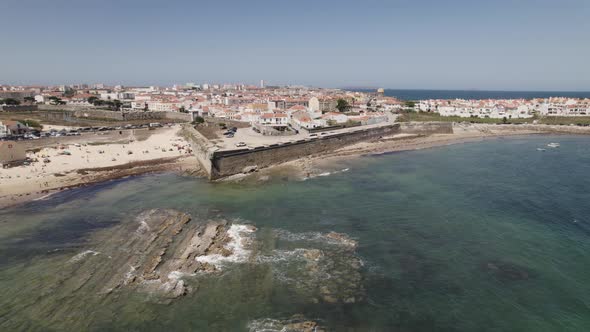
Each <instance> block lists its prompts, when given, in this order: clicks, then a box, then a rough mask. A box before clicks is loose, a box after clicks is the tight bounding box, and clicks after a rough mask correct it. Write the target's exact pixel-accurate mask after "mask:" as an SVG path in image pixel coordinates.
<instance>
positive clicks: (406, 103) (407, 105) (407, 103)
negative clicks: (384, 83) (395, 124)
mask: <svg viewBox="0 0 590 332" xmlns="http://www.w3.org/2000/svg"><path fill="white" fill-rule="evenodd" d="M404 105H405V106H406V107H407V108H414V107H416V102H415V101H411V100H408V101H406V102H405V103H404Z"/></svg>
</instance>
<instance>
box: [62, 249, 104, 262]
mask: <svg viewBox="0 0 590 332" xmlns="http://www.w3.org/2000/svg"><path fill="white" fill-rule="evenodd" d="M90 254H92V256H96V255H98V254H100V252H98V251H94V250H86V251H83V252H81V253H79V254H77V255H75V256H74V257H72V258H70V260H69V262H70V263H75V262H79V261H81V260H82V259H84V258H85V257H86V256H88V255H90Z"/></svg>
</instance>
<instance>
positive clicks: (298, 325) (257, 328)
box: [248, 315, 326, 332]
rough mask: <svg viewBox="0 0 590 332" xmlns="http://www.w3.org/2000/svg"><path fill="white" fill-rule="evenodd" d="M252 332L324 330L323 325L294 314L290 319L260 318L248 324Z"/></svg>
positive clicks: (307, 331)
mask: <svg viewBox="0 0 590 332" xmlns="http://www.w3.org/2000/svg"><path fill="white" fill-rule="evenodd" d="M248 329H249V331H250V332H262V331H264V332H324V331H326V330H325V329H324V328H323V327H321V325H320V324H319V323H318V322H316V321H313V320H309V319H306V318H305V317H303V316H302V315H294V316H292V317H291V318H288V319H271V318H265V319H258V320H255V321H252V322H250V324H248Z"/></svg>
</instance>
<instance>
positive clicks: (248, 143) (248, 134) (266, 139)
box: [212, 127, 309, 150]
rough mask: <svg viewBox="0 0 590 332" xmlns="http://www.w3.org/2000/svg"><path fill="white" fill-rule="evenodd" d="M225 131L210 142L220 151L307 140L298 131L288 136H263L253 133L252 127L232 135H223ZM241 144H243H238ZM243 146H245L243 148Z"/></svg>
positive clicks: (304, 135) (241, 129) (306, 134)
mask: <svg viewBox="0 0 590 332" xmlns="http://www.w3.org/2000/svg"><path fill="white" fill-rule="evenodd" d="M225 132H226V130H222V131H221V132H220V134H219V135H218V137H220V138H219V139H215V140H213V141H212V142H213V143H215V145H217V147H219V148H220V149H222V150H232V149H236V148H254V147H257V146H264V145H271V144H279V143H285V142H295V141H297V140H301V139H306V138H309V134H308V133H307V132H304V131H300V132H299V133H298V134H295V135H290V136H264V135H262V134H260V133H257V132H255V131H254V129H253V128H252V127H249V128H240V129H238V130H236V131H235V133H234V134H233V136H232V135H223V133H225ZM240 143H243V144H240ZM244 144H245V146H244Z"/></svg>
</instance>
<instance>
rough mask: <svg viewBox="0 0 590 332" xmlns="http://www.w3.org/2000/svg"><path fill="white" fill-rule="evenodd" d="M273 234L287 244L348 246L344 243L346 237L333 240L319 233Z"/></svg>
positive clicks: (281, 232)
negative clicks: (313, 243)
mask: <svg viewBox="0 0 590 332" xmlns="http://www.w3.org/2000/svg"><path fill="white" fill-rule="evenodd" d="M275 234H276V235H277V236H278V237H279V238H280V239H282V240H285V241H289V242H320V243H321V244H328V245H336V246H347V245H350V243H349V242H348V241H346V239H347V237H344V238H342V239H341V238H335V237H330V236H328V234H329V233H328V234H325V233H320V232H303V233H291V232H289V231H286V230H283V229H276V230H275Z"/></svg>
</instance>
